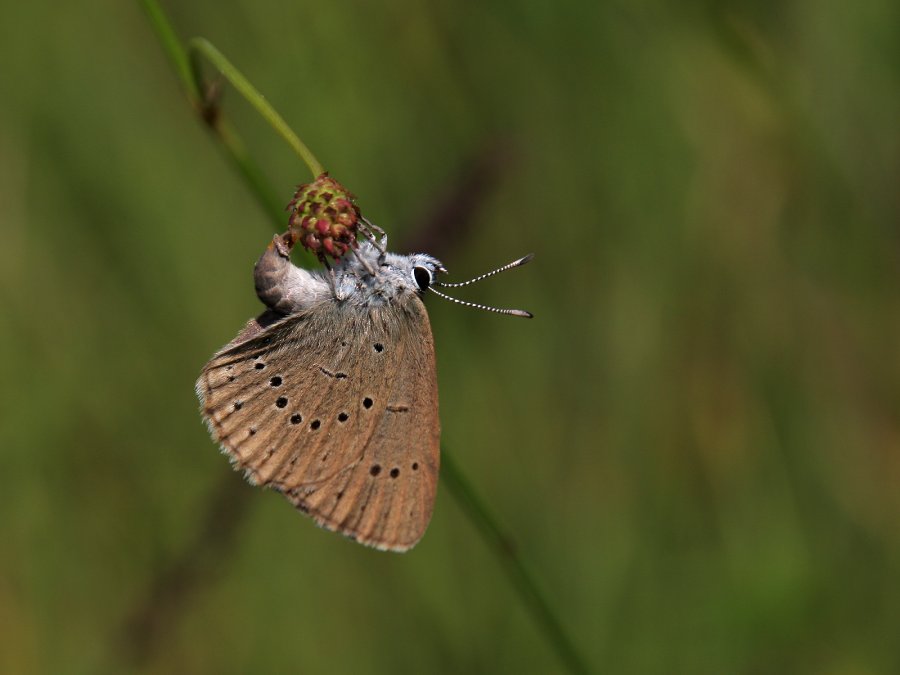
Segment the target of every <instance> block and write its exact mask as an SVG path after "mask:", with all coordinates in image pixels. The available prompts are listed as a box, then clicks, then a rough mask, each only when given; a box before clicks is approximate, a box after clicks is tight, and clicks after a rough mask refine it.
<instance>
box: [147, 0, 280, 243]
mask: <svg viewBox="0 0 900 675" xmlns="http://www.w3.org/2000/svg"><path fill="white" fill-rule="evenodd" d="M139 1H140V3H141V6H142V7H143V8H144V11H145V12H146V14H147V18H148V19H149V21H150V25H151V27H152V28H153V30H154V32H155V33H156V36H157V38H158V39H159V41H160V43H161V44H162V47H163V50H164V51H165V53H166V55H167V56H168V57H169V60H170V61H171V63H172V66H173V67H174V69H175V74H176V75H177V76H178V79H179V80H180V81H181V84H182V86H183V87H184V89H185V91H186V93H187V97H188V100H189V101H190V103H191V106H192V107H193V108H194V110H195V111H196V112H197V114H198V115H199V116H200V118H201V119H202V120H203V122H204V124H206V126H207V127H208V128H209V129H210V130H211V131H212V132H213V134H214V135H215V136H216V137H217V138H218V140H219V141H220V142H221V143H222V146H223V147H224V148H225V153H226V155H227V156H228V160H229V161H230V162H231V163H232V165H234V167H235V168H236V169H237V171H238V173H240V174H241V176H243V178H244V181H245V183H246V184H247V186H248V187H249V188H250V192H251V193H252V194H253V196H254V197H255V198H256V201H257V202H258V203H259V205H260V206H261V207H262V209H263V211H264V212H265V213H266V215H267V216H268V218H269V220H271V221H272V224H273V225H274V227H275V229H276V230H282V229H284V227H285V222H286V218H285V215H284V202H283V201H282V200H281V198H280V197H279V196H278V193H277V192H275V191H274V190H273V189H272V187H271V186H270V185H269V182H268V181H267V180H266V178H265V176H264V174H263V172H262V170H261V169H260V168H259V166H258V165H257V164H256V163H255V162H254V161H253V159H252V158H251V157H250V155H249V154H247V151H246V148H245V146H244V143H243V142H242V141H241V139H240V137H239V136H238V134H237V133H236V132H235V131H234V129H232V127H231V125H230V124H228V122H227V121H226V120H225V119H224V117H223V116H222V115H221V114H215V115H214V114H210V112H209V102H204V100H203V96H204V95H203V93H202V92H203V88H204V86H203V83H202V82H200V81H197V80H196V79H195V77H194V73H193V71H192V67H191V60H190V58H188V53H187V51H186V50H185V49H184V47H183V46H182V44H181V42H180V41H179V39H178V36H177V35H176V34H175V30H174V29H173V28H172V24H171V23H169V20H168V17H166V15H165V13H164V12H163V11H162V8H161V7H160V6H159V4H158V3H157V2H156V1H155V0H139Z"/></svg>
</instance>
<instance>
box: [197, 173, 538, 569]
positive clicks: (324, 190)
mask: <svg viewBox="0 0 900 675" xmlns="http://www.w3.org/2000/svg"><path fill="white" fill-rule="evenodd" d="M289 209H290V210H291V218H290V227H289V230H288V232H286V233H285V234H282V235H276V236H275V237H274V238H273V240H272V242H271V243H270V244H269V246H268V247H267V248H266V250H265V252H264V253H263V255H262V256H261V257H260V259H259V261H258V262H257V264H256V268H255V270H254V279H255V283H256V292H257V295H258V296H259V298H260V300H261V301H262V302H263V303H264V304H265V305H266V308H267V309H266V310H265V311H264V312H263V313H262V314H261V315H260V316H258V317H257V318H255V319H252V320H250V321H249V322H248V323H247V325H246V326H245V327H244V329H243V330H242V331H241V332H240V333H239V334H238V336H237V337H236V338H235V339H234V340H232V341H231V342H230V343H228V344H227V345H226V346H225V347H223V348H222V349H220V350H219V351H218V352H217V353H216V354H215V355H214V356H213V357H212V359H210V361H209V362H208V363H207V364H206V366H205V367H204V368H203V371H202V373H201V374H200V378H199V379H198V380H197V385H196V389H197V395H198V397H199V398H200V403H201V409H202V413H203V416H204V418H205V420H206V423H207V425H208V427H209V430H210V433H211V434H212V436H213V438H214V439H215V440H216V441H217V442H218V443H219V444H220V445H221V447H222V450H223V451H224V452H225V453H227V454H228V455H229V457H230V458H231V461H232V463H233V464H234V465H235V467H237V468H240V469H242V470H243V471H244V473H245V475H246V477H247V478H248V480H250V482H252V483H254V484H257V485H261V486H265V487H269V488H272V489H275V490H277V491H279V492H281V493H282V494H283V495H284V496H285V497H287V498H288V499H289V500H290V501H291V502H292V503H293V504H294V505H295V506H296V507H297V508H298V509H300V510H301V511H303V512H305V513H307V514H309V515H310V516H312V518H313V519H314V520H315V521H316V522H317V523H318V524H319V525H321V526H322V527H325V528H327V529H330V530H335V531H338V532H341V533H342V534H344V535H347V536H348V537H351V538H352V539H355V540H356V541H358V542H360V543H362V544H365V545H367V546H373V547H375V548H378V549H383V550H391V551H405V550H407V549H409V548H411V547H412V546H414V545H415V544H416V543H417V542H418V541H419V539H421V537H422V535H423V534H424V532H425V529H426V527H427V526H428V522H429V520H430V519H431V513H432V509H433V506H434V499H435V493H436V489H437V478H438V469H439V465H440V421H439V419H438V392H437V377H436V372H435V359H434V341H433V338H432V334H431V326H430V323H429V321H428V314H427V313H426V311H425V305H424V304H423V303H422V299H421V298H422V296H423V295H424V294H425V293H426V292H428V291H431V292H434V293H436V294H437V295H440V296H441V297H444V298H446V299H449V300H451V301H453V302H457V303H460V304H463V305H467V306H470V307H477V308H480V309H486V310H489V311H493V312H498V313H502V314H509V315H512V316H523V317H531V314H530V313H529V312H525V311H523V310H516V309H499V308H494V307H488V306H485V305H479V304H476V303H471V302H466V301H462V300H458V299H456V298H452V297H450V296H448V295H446V294H444V293H442V292H441V291H438V290H437V289H436V288H435V286H443V287H458V286H464V285H467V284H470V283H474V282H475V281H479V280H481V279H484V278H486V277H489V276H492V275H494V274H497V273H499V272H501V271H504V270H508V269H512V268H514V267H518V266H520V265H524V264H525V263H527V262H528V261H529V260H531V256H530V255H529V256H525V257H523V258H520V259H518V260H516V261H514V262H512V263H509V264H508V265H505V266H503V267H501V268H499V269H497V270H494V271H493V272H489V273H488V274H484V275H481V276H479V277H476V278H475V279H471V280H469V281H467V282H462V283H456V284H450V283H440V282H439V281H437V279H436V277H437V275H438V274H443V273H446V270H445V269H444V266H443V265H442V264H441V263H440V261H438V260H437V259H435V258H433V257H432V256H430V255H425V254H421V253H417V254H412V255H398V254H395V253H389V252H387V235H385V234H384V232H383V231H381V230H380V228H377V227H376V226H375V225H373V224H372V223H370V222H369V221H368V220H366V219H364V218H362V216H361V214H360V212H359V209H358V207H356V204H355V201H354V199H353V197H352V195H350V194H349V193H348V192H347V191H346V189H344V188H343V187H342V186H340V184H339V183H337V181H335V180H334V179H332V178H330V177H328V176H327V174H323V175H322V176H320V177H319V179H317V181H316V182H314V183H312V184H309V185H303V186H300V188H299V189H298V190H297V194H296V195H295V198H294V200H293V201H292V202H291V204H290V205H289ZM358 234H362V235H363V237H364V239H363V241H362V242H358V241H357V236H358ZM298 241H299V242H300V243H301V244H302V245H303V246H305V247H306V248H308V249H310V250H312V251H313V252H315V253H316V254H317V255H318V256H319V258H320V260H322V261H323V262H325V263H326V267H327V269H325V270H317V271H310V270H306V269H302V268H300V267H297V266H295V265H294V264H293V263H292V262H291V260H290V251H291V248H292V247H293V246H294V244H295V243H296V242H298ZM328 256H330V257H331V258H333V259H334V260H335V263H334V264H333V265H329V264H328V261H327V257H328Z"/></svg>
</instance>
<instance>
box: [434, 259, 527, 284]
mask: <svg viewBox="0 0 900 675" xmlns="http://www.w3.org/2000/svg"><path fill="white" fill-rule="evenodd" d="M532 258H534V253H529V254H528V255H526V256H524V257H522V258H519V259H518V260H513V261H512V262H511V263H509V264H508V265H504V266H503V267H498V268H497V269H495V270H493V271H491V272H488V273H487V274H482V275H481V276H477V277H475V278H474V279H469V280H468V281H458V282H456V283H444V282H442V281H436V282H434V283H435V285H436V286H441V287H443V288H459V287H460V286H468V285H469V284H474V283H475V282H476V281H481V280H482V279H487V278H488V277H492V276H494V275H495V274H500V272H505V271H506V270H511V269H513V268H514V267H521V266H522V265H524V264H525V263H528V262H531V259H532Z"/></svg>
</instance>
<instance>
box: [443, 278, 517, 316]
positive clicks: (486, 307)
mask: <svg viewBox="0 0 900 675" xmlns="http://www.w3.org/2000/svg"><path fill="white" fill-rule="evenodd" d="M442 285H444V284H442ZM428 290H429V291H431V292H432V293H437V294H438V295H439V296H441V297H442V298H444V300H449V301H450V302H455V303H456V304H458V305H465V306H466V307H474V308H475V309H483V310H485V311H487V312H496V313H497V314H509V315H510V316H523V317H525V318H526V319H532V318H534V314H532V313H531V312H526V311H525V310H524V309H504V308H502V307H490V306H489V305H479V304H478V303H477V302H467V301H466V300H460V299H459V298H453V297H451V296H449V295H447V294H446V293H441V292H440V291H439V290H437V289H435V287H434V286H429V287H428Z"/></svg>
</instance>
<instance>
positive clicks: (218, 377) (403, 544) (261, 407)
mask: <svg viewBox="0 0 900 675" xmlns="http://www.w3.org/2000/svg"><path fill="white" fill-rule="evenodd" d="M197 392H198V395H199V397H200V400H201V404H202V407H203V414H204V416H205V418H206V420H207V422H208V425H209V428H210V432H211V433H212V435H213V437H214V438H215V439H216V440H217V441H218V442H219V443H220V444H221V446H222V448H223V450H224V451H225V452H227V453H228V454H229V455H230V457H231V458H232V461H233V463H234V464H235V465H236V466H238V467H240V468H241V469H243V470H244V471H245V473H246V475H247V477H248V479H250V480H251V481H252V482H254V483H257V484H260V485H265V486H270V487H273V488H275V489H277V490H279V491H281V492H282V493H284V494H285V495H286V496H287V497H288V498H289V499H290V500H291V501H292V502H293V503H294V504H295V505H296V506H297V507H298V508H299V509H301V510H303V511H305V512H307V513H309V514H310V515H311V516H312V517H313V518H315V520H316V522H318V523H319V524H320V525H322V526H323V527H326V528H328V529H332V530H337V531H339V532H342V533H344V534H346V535H348V536H351V537H353V538H355V539H357V540H358V541H360V542H361V543H364V544H367V545H370V546H375V547H377V548H383V549H390V550H406V549H408V548H410V547H411V546H413V545H414V544H415V543H416V542H417V541H418V540H419V539H420V538H421V536H422V534H423V533H424V531H425V528H426V527H427V525H428V521H429V520H430V518H431V512H432V508H433V505H434V497H435V492H436V487H437V474H438V467H439V440H440V429H439V421H438V407H437V381H436V375H435V364H434V346H433V340H432V336H431V327H430V325H429V322H428V315H427V313H426V311H425V307H424V305H423V304H422V302H421V301H420V300H419V299H418V297H416V296H414V295H411V296H408V297H407V298H406V300H405V301H404V302H402V303H397V304H393V305H386V306H383V307H380V308H376V309H369V310H360V309H359V308H353V307H351V306H349V305H348V304H341V303H336V302H333V301H330V302H327V303H323V304H322V305H318V306H316V307H314V308H312V309H310V310H306V311H304V312H300V313H297V314H293V315H290V316H288V317H286V318H284V319H282V320H280V321H277V322H275V323H274V324H272V325H265V322H262V323H260V322H258V321H256V320H254V321H252V322H250V324H248V326H247V328H245V330H244V331H243V332H242V334H241V335H239V336H238V338H237V339H236V340H235V341H234V342H232V343H231V344H229V345H227V346H226V347H225V348H223V349H222V350H221V351H220V352H219V353H217V354H216V355H215V356H214V357H213V358H212V359H211V360H210V362H209V363H208V364H207V365H206V367H205V368H204V369H203V372H202V374H201V376H200V379H199V380H198V382H197Z"/></svg>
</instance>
